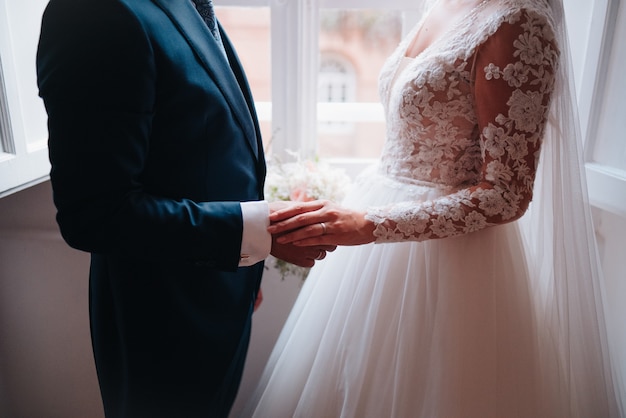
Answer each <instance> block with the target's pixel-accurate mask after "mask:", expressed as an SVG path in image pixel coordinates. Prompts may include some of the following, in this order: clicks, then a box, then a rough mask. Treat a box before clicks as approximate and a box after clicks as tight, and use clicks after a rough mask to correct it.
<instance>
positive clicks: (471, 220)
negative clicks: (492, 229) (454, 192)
mask: <svg viewBox="0 0 626 418" xmlns="http://www.w3.org/2000/svg"><path fill="white" fill-rule="evenodd" d="M464 222H465V229H464V231H465V232H466V233H469V232H474V231H479V230H481V229H484V228H485V227H486V226H487V218H485V217H484V216H483V215H482V214H481V213H479V212H476V211H471V212H470V213H468V214H467V216H466V217H465V219H464Z"/></svg>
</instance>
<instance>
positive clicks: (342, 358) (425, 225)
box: [246, 0, 621, 418]
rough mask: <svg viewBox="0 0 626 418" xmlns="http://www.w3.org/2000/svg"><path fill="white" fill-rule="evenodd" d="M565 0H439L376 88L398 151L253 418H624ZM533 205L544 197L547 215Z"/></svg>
mask: <svg viewBox="0 0 626 418" xmlns="http://www.w3.org/2000/svg"><path fill="white" fill-rule="evenodd" d="M568 70H569V68H568V50H567V42H566V38H565V28H564V22H563V10H562V5H561V2H560V0H438V1H436V2H434V4H432V5H431V6H430V7H429V9H428V11H427V12H426V13H425V15H424V17H423V18H422V21H421V22H420V23H419V24H418V25H417V26H416V27H415V29H414V30H413V31H412V32H411V33H410V34H409V36H408V37H407V38H406V39H405V40H404V41H403V42H401V44H400V45H399V46H398V48H397V50H396V51H395V53H393V54H392V55H391V56H390V57H389V59H388V61H387V62H386V64H385V66H384V68H383V70H382V73H381V76H380V96H381V100H382V102H383V105H384V108H385V112H386V117H387V126H388V127H387V140H386V145H385V148H384V150H383V153H382V156H381V158H380V161H379V164H378V165H377V167H375V168H374V169H372V170H370V171H368V172H367V173H364V174H363V175H361V176H360V178H359V179H358V181H357V184H356V186H355V187H354V190H353V191H352V192H351V194H350V195H349V196H348V197H347V198H346V200H345V201H344V202H343V204H342V205H341V206H339V205H337V204H334V203H331V202H327V201H316V202H308V203H298V204H294V205H293V206H291V207H290V208H287V209H284V210H282V211H279V212H277V213H275V214H274V215H273V216H272V220H273V224H272V226H271V227H270V232H272V233H274V234H285V235H283V236H282V237H281V238H279V240H280V241H282V242H295V243H296V244H298V245H312V244H321V243H324V244H339V245H343V247H341V248H339V249H338V250H337V251H335V252H334V253H332V254H329V256H328V257H327V259H326V260H324V261H323V262H321V263H319V265H318V266H316V268H314V269H313V271H312V272H311V274H310V275H309V277H308V279H307V281H306V283H305V285H304V287H303V289H302V291H301V293H300V295H299V298H298V300H297V301H296V304H295V306H294V308H293V311H292V312H291V314H290V316H289V318H288V320H287V323H286V324H285V327H284V329H283V331H282V333H281V336H280V337H279V340H278V342H277V344H276V346H275V348H274V350H273V353H272V355H271V357H270V360H269V363H268V365H267V367H266V370H265V372H264V374H263V377H262V379H261V382H260V384H259V386H258V388H257V390H256V392H255V395H254V397H253V399H252V400H251V402H250V405H249V408H248V411H247V412H246V416H256V417H273V418H281V417H376V418H380V417H418V418H426V417H428V418H430V417H435V418H455V417H458V418H472V417H476V418H488V417H493V418H496V417H498V418H500V417H533V418H535V417H568V418H571V417H616V416H619V415H620V413H621V406H620V402H619V401H618V397H617V395H616V392H617V383H616V382H615V381H614V378H613V376H612V372H611V364H610V358H609V353H608V351H609V350H608V343H607V340H606V331H605V326H604V319H603V305H602V292H601V289H600V281H599V273H598V270H597V263H596V258H595V256H596V254H595V247H594V238H593V232H592V229H591V224H590V217H589V210H588V206H587V202H586V200H585V193H584V178H583V177H582V176H583V172H582V170H581V162H580V158H579V155H580V153H579V150H578V147H579V146H580V143H579V142H578V139H579V138H578V137H577V136H576V135H577V134H578V132H577V131H576V123H575V120H576V119H575V114H574V113H573V108H572V97H571V96H570V90H569V83H570V82H571V79H570V78H568V76H567V74H568ZM531 200H532V203H531Z"/></svg>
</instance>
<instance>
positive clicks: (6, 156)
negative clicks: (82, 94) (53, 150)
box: [0, 0, 50, 197]
mask: <svg viewBox="0 0 626 418" xmlns="http://www.w3.org/2000/svg"><path fill="white" fill-rule="evenodd" d="M46 3H47V1H46V0H30V1H23V0H0V197H2V196H4V195H7V194H10V193H13V192H15V191H18V190H21V189H23V188H25V187H28V186H29V185H33V184H36V183H38V182H41V181H44V180H45V179H46V178H47V176H48V172H49V170H50V165H49V163H48V151H47V127H46V113H45V110H44V107H43V103H42V101H41V100H40V99H39V97H38V95H37V82H36V74H35V52H36V50H37V41H38V37H39V25H40V23H41V15H42V13H43V9H44V7H45V5H46Z"/></svg>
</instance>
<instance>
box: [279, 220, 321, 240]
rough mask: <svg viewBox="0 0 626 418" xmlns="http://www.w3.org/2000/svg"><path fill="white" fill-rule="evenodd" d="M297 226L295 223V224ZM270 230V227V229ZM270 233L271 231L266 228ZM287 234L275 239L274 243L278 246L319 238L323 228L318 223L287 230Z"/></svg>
mask: <svg viewBox="0 0 626 418" xmlns="http://www.w3.org/2000/svg"><path fill="white" fill-rule="evenodd" d="M295 224H296V225H297V222H296V223H295ZM270 228H271V227H270ZM268 230H269V231H270V232H271V233H275V232H272V230H270V229H269V228H268ZM287 231H288V232H287V233H285V234H284V235H281V236H279V237H278V238H276V241H277V242H279V243H280V244H289V243H292V242H294V241H300V240H303V239H307V238H312V237H320V236H323V235H324V229H323V227H322V226H321V225H320V224H319V222H318V223H313V224H310V225H307V226H304V227H296V228H289V229H287ZM280 232H283V231H282V230H280V229H279V230H278V231H277V232H276V233H280Z"/></svg>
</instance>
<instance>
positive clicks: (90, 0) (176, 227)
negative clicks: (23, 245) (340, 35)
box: [37, 0, 265, 418]
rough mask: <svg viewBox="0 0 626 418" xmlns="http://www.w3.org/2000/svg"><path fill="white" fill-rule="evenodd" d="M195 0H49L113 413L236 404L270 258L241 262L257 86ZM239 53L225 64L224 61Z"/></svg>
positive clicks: (46, 64)
mask: <svg viewBox="0 0 626 418" xmlns="http://www.w3.org/2000/svg"><path fill="white" fill-rule="evenodd" d="M222 37H223V40H224V43H225V48H226V51H227V55H228V61H229V62H227V61H226V59H225V57H224V55H223V53H222V51H221V50H220V49H219V47H218V45H217V43H216V42H215V40H214V38H213V37H212V36H211V34H210V32H209V31H208V28H207V27H206V25H205V24H204V22H203V21H202V20H201V18H200V16H199V15H198V13H197V12H196V10H195V9H194V6H193V4H192V3H191V1H190V0H51V1H50V3H49V5H48V7H47V9H46V11H45V13H44V17H43V21H42V30H41V37H40V44H39V49H38V54H37V72H38V84H39V89H40V95H41V97H42V98H43V100H44V104H45V106H46V110H47V112H48V125H49V152H50V160H51V163H52V169H51V173H50V176H51V182H52V187H53V192H54V201H55V205H56V207H57V209H58V214H57V220H58V224H59V226H60V229H61V232H62V235H63V237H64V238H65V240H66V241H67V242H68V243H69V245H71V246H73V247H75V248H78V249H80V250H84V251H88V252H90V253H91V254H92V263H91V270H90V318H91V329H92V341H93V346H94V354H95V360H96V368H97V372H98V379H99V382H100V387H101V393H102V397H103V401H104V408H105V412H106V415H107V417H133V418H135V417H161V416H163V417H185V418H190V417H195V416H205V417H209V416H210V417H213V416H226V415H227V414H228V410H229V408H230V406H231V404H232V402H233V399H234V397H235V394H236V389H237V386H238V384H239V381H240V378H241V372H242V368H243V361H244V357H245V354H246V351H247V346H248V340H249V328H250V317H251V313H252V306H253V301H254V298H255V296H256V292H257V290H258V286H259V281H260V278H261V273H262V270H263V266H262V264H261V263H259V264H257V265H255V266H252V267H247V268H238V263H239V257H240V249H241V236H242V229H243V226H242V215H241V209H240V204H239V202H241V201H250V200H260V199H262V198H263V193H262V190H263V181H264V176H265V161H264V157H263V150H262V144H261V140H260V138H261V136H260V133H259V127H258V124H257V119H256V115H255V111H254V107H253V101H252V97H251V94H250V91H249V87H248V84H247V81H246V78H245V75H244V72H243V70H242V68H241V64H240V62H239V60H238V58H237V56H236V54H235V52H234V50H233V48H232V45H231V44H230V42H229V40H228V37H227V36H226V34H224V33H222ZM229 64H230V65H229Z"/></svg>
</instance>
